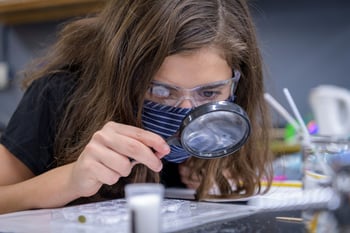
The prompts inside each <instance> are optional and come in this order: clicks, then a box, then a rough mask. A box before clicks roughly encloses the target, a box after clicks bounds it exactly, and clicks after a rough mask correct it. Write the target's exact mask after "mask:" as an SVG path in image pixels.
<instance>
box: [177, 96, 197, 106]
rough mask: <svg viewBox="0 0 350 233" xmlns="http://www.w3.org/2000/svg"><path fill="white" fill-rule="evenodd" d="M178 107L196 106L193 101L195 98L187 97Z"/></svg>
mask: <svg viewBox="0 0 350 233" xmlns="http://www.w3.org/2000/svg"><path fill="white" fill-rule="evenodd" d="M177 107H180V108H194V107H195V103H193V100H191V99H187V98H185V99H183V100H181V102H180V103H178V104H177Z"/></svg>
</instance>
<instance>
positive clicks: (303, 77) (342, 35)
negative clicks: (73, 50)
mask: <svg viewBox="0 0 350 233" xmlns="http://www.w3.org/2000/svg"><path fill="white" fill-rule="evenodd" d="M250 4H251V7H252V13H253V16H254V19H255V23H256V26H257V33H258V37H259V38H258V39H259V43H260V46H261V49H262V53H263V57H264V59H265V69H266V87H267V91H268V92H269V93H270V94H272V95H273V96H274V97H275V98H276V99H278V101H280V103H281V104H282V105H283V106H285V107H286V108H287V109H288V110H289V105H288V103H287V101H286V100H285V97H284V95H283V92H282V88H284V87H287V88H288V89H289V90H290V92H291V94H292V96H293V98H294V100H295V102H296V104H297V106H298V108H299V110H300V111H301V113H302V115H303V116H304V117H307V116H309V115H310V113H311V110H310V106H309V103H308V93H309V91H310V89H311V88H312V87H315V86H317V85H319V84H324V83H328V84H334V85H339V86H343V87H346V88H349V89H350V78H349V76H350V75H349V72H348V68H349V67H350V49H349V42H350V1H347V0H332V1H330V0H329V1H316V0H308V1H304V0H295V1H283V0H254V1H250ZM60 23H61V22H47V23H40V24H30V25H22V26H12V27H4V26H1V25H0V61H4V60H5V61H6V62H8V64H9V65H10V68H11V78H12V83H11V85H10V87H9V88H7V89H6V90H3V91H0V122H3V123H5V124H6V123H7V122H8V120H9V118H10V115H11V114H12V112H13V111H14V109H15V106H16V105H17V103H18V101H19V99H20V97H21V95H22V91H21V90H20V89H19V87H18V81H19V79H20V76H19V78H15V77H16V76H15V74H16V73H17V72H18V71H20V70H21V69H23V67H24V65H25V64H26V63H27V62H29V61H30V60H31V59H32V58H34V57H36V56H38V55H39V54H40V53H41V52H43V51H44V50H45V48H46V46H47V45H48V44H50V43H51V42H52V41H53V40H54V38H55V33H56V31H57V29H58V27H59V26H60ZM273 117H274V122H275V124H276V125H283V124H284V123H285V121H284V119H282V118H281V117H280V116H279V115H278V114H276V113H274V116H273Z"/></svg>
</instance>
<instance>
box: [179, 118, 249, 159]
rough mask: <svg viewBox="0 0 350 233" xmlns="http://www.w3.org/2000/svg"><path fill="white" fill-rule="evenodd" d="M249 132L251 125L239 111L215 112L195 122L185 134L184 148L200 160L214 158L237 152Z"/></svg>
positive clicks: (187, 128)
mask: <svg viewBox="0 0 350 233" xmlns="http://www.w3.org/2000/svg"><path fill="white" fill-rule="evenodd" d="M249 132H250V125H249V121H248V120H247V118H245V116H242V115H240V114H237V112H236V111H213V112H208V113H206V114H203V115H200V116H198V117H197V118H195V119H193V120H192V121H191V123H190V124H188V125H187V126H186V127H185V128H184V129H183V131H182V134H181V142H182V145H183V147H184V148H186V150H188V151H189V152H190V153H191V154H193V155H194V156H197V157H200V158H215V157H221V156H225V155H228V154H230V153H233V152H234V151H236V150H238V149H239V148H240V147H241V146H242V145H243V144H244V142H245V141H246V139H247V137H248V135H249Z"/></svg>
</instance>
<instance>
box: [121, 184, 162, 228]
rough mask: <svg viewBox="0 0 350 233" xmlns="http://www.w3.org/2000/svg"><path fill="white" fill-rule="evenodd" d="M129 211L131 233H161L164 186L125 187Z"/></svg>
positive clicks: (139, 185) (137, 185) (138, 185)
mask: <svg viewBox="0 0 350 233" xmlns="http://www.w3.org/2000/svg"><path fill="white" fill-rule="evenodd" d="M125 196H126V200H127V204H128V211H129V232H130V233H160V232H161V215H160V213H161V207H162V201H163V196H164V186H163V185H161V184H152V183H143V184H129V185H127V186H126V187H125Z"/></svg>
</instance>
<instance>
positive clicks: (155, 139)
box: [106, 122, 170, 157]
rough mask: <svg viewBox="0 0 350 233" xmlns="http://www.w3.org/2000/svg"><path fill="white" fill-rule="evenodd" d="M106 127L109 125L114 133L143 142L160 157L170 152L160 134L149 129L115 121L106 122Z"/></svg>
mask: <svg viewBox="0 0 350 233" xmlns="http://www.w3.org/2000/svg"><path fill="white" fill-rule="evenodd" d="M106 127H110V129H111V130H113V131H114V132H115V133H116V134H120V135H124V136H127V137H130V138H133V139H135V140H136V141H139V142H141V143H143V144H144V145H146V146H148V147H150V148H152V149H153V151H155V152H157V153H158V154H159V155H160V156H162V157H163V156H164V155H167V154H168V153H169V152H170V147H169V145H168V144H167V143H166V141H165V140H164V139H163V138H162V137H161V136H159V135H157V134H155V133H152V132H150V131H147V130H144V129H141V128H137V127H134V126H129V125H124V124H118V123H115V122H109V123H107V124H106Z"/></svg>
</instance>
